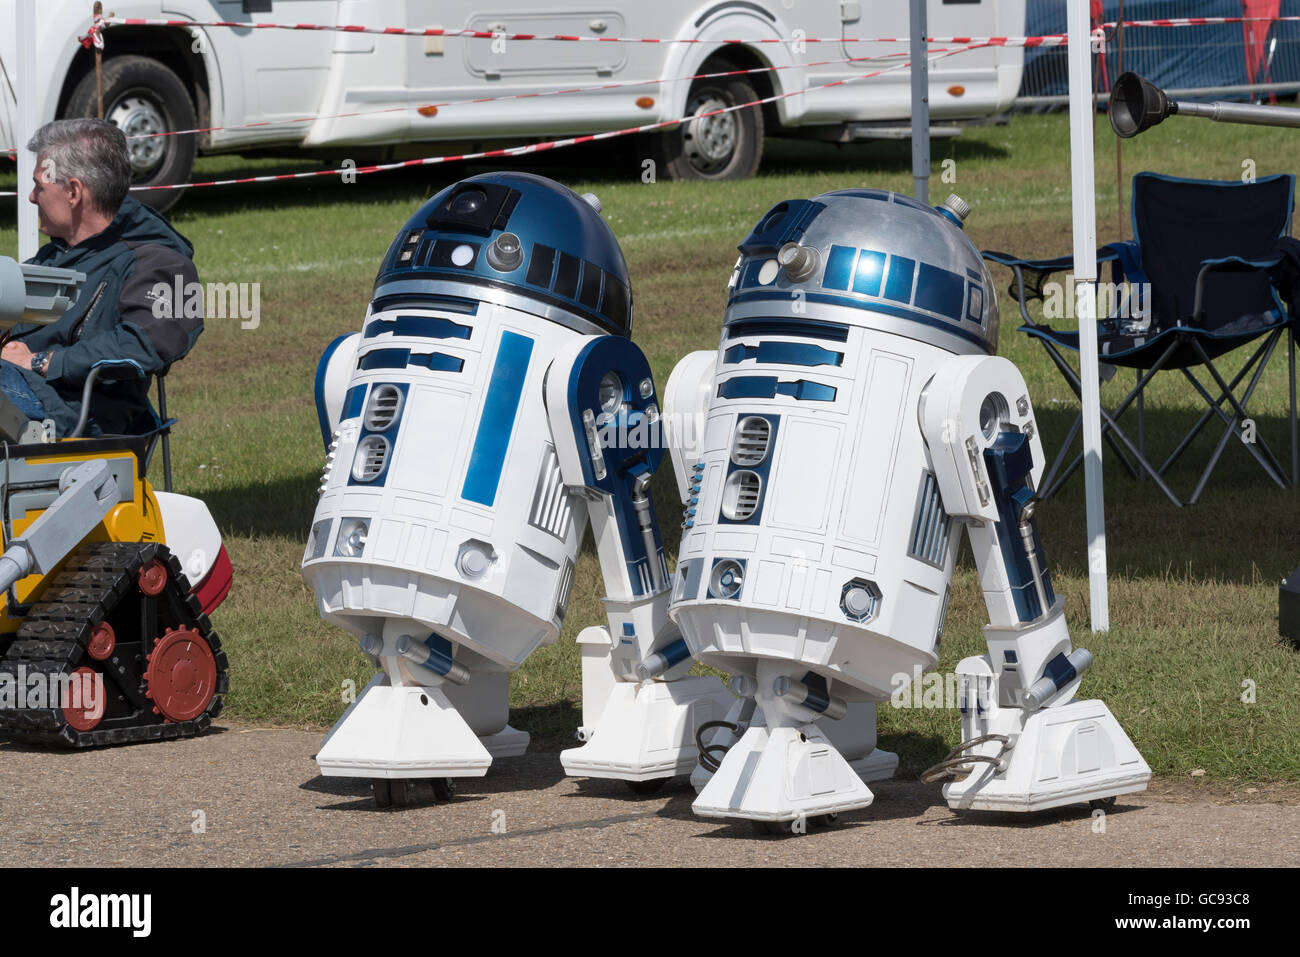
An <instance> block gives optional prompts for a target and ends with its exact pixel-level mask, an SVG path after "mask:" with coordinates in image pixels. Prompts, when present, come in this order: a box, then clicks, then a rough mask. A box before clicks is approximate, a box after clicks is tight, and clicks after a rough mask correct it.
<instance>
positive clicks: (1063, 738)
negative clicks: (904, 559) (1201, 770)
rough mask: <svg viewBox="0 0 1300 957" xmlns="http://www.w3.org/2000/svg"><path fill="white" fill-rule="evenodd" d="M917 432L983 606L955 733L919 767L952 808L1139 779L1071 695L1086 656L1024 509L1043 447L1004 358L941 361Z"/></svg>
mask: <svg viewBox="0 0 1300 957" xmlns="http://www.w3.org/2000/svg"><path fill="white" fill-rule="evenodd" d="M921 417H922V428H923V430H924V434H925V441H926V445H927V448H928V452H929V455H930V459H931V462H932V464H933V466H934V471H935V475H936V478H937V479H938V482H939V488H940V493H941V495H942V497H943V504H944V507H945V509H946V510H947V512H948V514H949V515H950V516H953V517H955V518H958V519H959V520H964V521H965V523H966V528H967V532H968V534H969V535H970V540H971V546H972V550H973V551H974V554H975V562H976V565H977V566H978V568H979V574H980V583H981V585H982V587H983V590H984V599H985V603H986V604H987V606H988V609H989V619H990V622H991V624H989V625H988V626H987V627H986V628H985V630H984V634H985V638H986V640H987V642H988V649H989V651H988V654H987V655H981V656H978V657H972V658H967V659H965V660H964V661H962V662H961V663H960V665H958V672H959V674H960V675H961V678H962V683H963V689H964V700H963V703H962V704H963V707H962V712H963V714H962V734H963V741H962V743H961V744H960V745H959V746H958V747H957V748H955V749H954V750H953V752H952V753H951V754H950V755H949V757H948V758H947V759H946V760H945V761H942V762H940V763H939V764H938V765H935V767H933V768H931V769H930V770H929V771H927V772H926V774H925V775H923V779H924V780H933V781H937V780H941V779H944V778H954V777H956V778H959V780H951V781H950V782H949V783H948V784H946V785H945V786H944V789H943V793H944V797H945V798H946V799H947V800H948V803H949V805H950V806H952V807H959V808H978V809H984V810H997V811H1034V810H1039V809H1043V808H1050V807H1057V806H1059V805H1063V804H1073V803H1076V802H1083V801H1105V800H1107V799H1112V798H1114V797H1115V796H1116V795H1119V794H1126V793H1129V792H1132V791H1141V790H1143V789H1145V788H1146V784H1147V781H1148V780H1150V778H1151V769H1150V768H1149V767H1147V764H1146V762H1145V761H1144V760H1142V756H1141V755H1140V754H1139V753H1138V751H1137V749H1136V748H1135V747H1134V746H1133V743H1132V742H1131V741H1130V740H1129V738H1128V736H1127V735H1126V734H1125V733H1124V730H1123V729H1122V728H1121V727H1120V725H1119V722H1118V721H1116V720H1115V717H1114V716H1113V715H1112V714H1111V713H1110V710H1109V709H1108V708H1107V707H1106V705H1105V704H1104V703H1102V702H1101V701H1095V700H1094V701H1080V700H1077V699H1075V698H1074V692H1075V690H1076V689H1077V688H1078V687H1079V684H1080V682H1081V680H1082V676H1083V672H1084V671H1085V670H1086V669H1087V668H1088V666H1089V665H1091V664H1092V655H1091V654H1089V653H1088V651H1087V650H1086V649H1082V648H1078V649H1076V648H1072V646H1071V643H1070V635H1069V631H1068V629H1067V628H1066V623H1065V612H1064V603H1063V602H1062V600H1061V599H1060V598H1057V597H1056V596H1055V595H1054V594H1053V591H1052V583H1051V578H1050V576H1049V574H1048V571H1047V564H1046V561H1045V560H1044V557H1043V548H1042V542H1041V541H1040V540H1039V536H1038V527H1037V523H1036V521H1035V520H1034V517H1033V499H1034V487H1035V483H1036V482H1037V480H1038V478H1039V476H1040V475H1041V473H1042V468H1043V453H1042V445H1041V443H1040V441H1039V438H1038V433H1037V427H1036V425H1035V423H1034V419H1033V410H1032V409H1031V407H1030V404H1029V395H1028V390H1027V389H1026V387H1025V383H1024V379H1023V378H1021V376H1020V373H1019V371H1018V370H1017V369H1016V368H1015V366H1013V365H1012V364H1011V363H1010V362H1008V361H1007V360H1006V359H1001V358H997V357H972V356H963V357H960V358H955V359H952V360H949V362H948V363H947V364H945V365H944V366H943V367H942V368H941V369H940V370H939V371H938V372H937V373H936V374H935V376H934V379H933V380H932V381H931V384H930V386H929V387H928V388H927V392H926V397H925V400H924V405H923V408H922V412H921Z"/></svg>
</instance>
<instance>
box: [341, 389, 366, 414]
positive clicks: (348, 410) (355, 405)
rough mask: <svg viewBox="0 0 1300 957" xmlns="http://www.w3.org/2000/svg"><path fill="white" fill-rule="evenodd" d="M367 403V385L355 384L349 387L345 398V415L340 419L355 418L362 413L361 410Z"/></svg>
mask: <svg viewBox="0 0 1300 957" xmlns="http://www.w3.org/2000/svg"><path fill="white" fill-rule="evenodd" d="M365 404H366V387H365V386H364V385H354V386H353V387H352V388H350V389H348V394H347V395H346V396H344V398H343V415H342V416H340V417H339V421H340V422H342V421H343V420H344V419H355V418H356V417H357V416H359V415H360V414H361V410H362V409H363V408H365Z"/></svg>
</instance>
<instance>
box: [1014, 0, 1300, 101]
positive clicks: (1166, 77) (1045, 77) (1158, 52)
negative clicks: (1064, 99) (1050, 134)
mask: <svg viewBox="0 0 1300 957" xmlns="http://www.w3.org/2000/svg"><path fill="white" fill-rule="evenodd" d="M1248 6H1249V7H1251V8H1253V9H1251V10H1247V7H1248ZM1260 6H1267V4H1259V3H1255V2H1251V3H1249V4H1247V3H1243V2H1242V0H1202V2H1196V3H1171V2H1169V0H1125V2H1124V19H1125V20H1157V19H1164V18H1172V17H1241V16H1252V15H1257V11H1258V9H1259V7H1260ZM1277 6H1278V7H1279V9H1278V13H1277V15H1278V16H1300V0H1281V3H1280V4H1278V5H1277ZM1101 7H1102V17H1101V18H1102V20H1103V21H1105V22H1107V23H1111V22H1115V21H1117V20H1118V19H1119V0H1106V2H1104V3H1103V4H1101ZM1025 19H1026V22H1025V33H1026V34H1027V35H1029V36H1043V35H1046V34H1051V33H1064V32H1065V5H1064V4H1061V3H1042V2H1033V0H1031V2H1030V3H1029V4H1028V10H1027V12H1026V15H1025ZM1250 29H1251V30H1252V31H1254V30H1258V31H1259V32H1258V34H1257V39H1256V42H1255V43H1253V44H1252V43H1248V42H1247V29H1246V28H1245V27H1244V26H1243V24H1240V23H1226V24H1209V25H1204V26H1189V27H1127V28H1125V30H1124V69H1125V70H1135V71H1137V72H1138V73H1141V74H1142V75H1143V76H1145V77H1146V78H1147V79H1149V80H1151V81H1152V82H1153V83H1155V84H1156V86H1159V87H1161V88H1163V89H1176V90H1184V89H1191V88H1196V87H1219V86H1238V85H1242V84H1247V83H1297V82H1300V22H1292V23H1273V24H1257V25H1252V26H1251V28H1250ZM1265 30H1267V39H1264V31H1265ZM1116 40H1117V37H1116V35H1115V32H1114V31H1111V33H1110V34H1109V39H1108V43H1107V47H1106V57H1105V64H1104V68H1100V67H1099V69H1101V81H1102V82H1101V92H1103V93H1104V92H1106V91H1108V90H1109V89H1110V84H1111V83H1112V82H1114V80H1115V78H1116V77H1117V76H1118V75H1119V73H1120V69H1119V48H1118V44H1117V42H1116ZM1273 41H1276V45H1275V46H1273V47H1272V49H1271V50H1270V45H1271V44H1273ZM1249 47H1253V50H1251V51H1249V52H1248V48H1249ZM1270 54H1271V58H1270ZM1252 60H1253V61H1255V62H1256V70H1255V75H1254V76H1253V77H1252V76H1250V75H1249V71H1248V68H1247V63H1248V62H1249V61H1252ZM1068 92H1069V83H1068V79H1067V70H1066V49H1065V47H1063V46H1061V47H1037V48H1033V49H1028V50H1026V51H1025V75H1024V79H1023V81H1022V82H1021V86H1020V95H1021V96H1064V95H1065V94H1067V93H1068Z"/></svg>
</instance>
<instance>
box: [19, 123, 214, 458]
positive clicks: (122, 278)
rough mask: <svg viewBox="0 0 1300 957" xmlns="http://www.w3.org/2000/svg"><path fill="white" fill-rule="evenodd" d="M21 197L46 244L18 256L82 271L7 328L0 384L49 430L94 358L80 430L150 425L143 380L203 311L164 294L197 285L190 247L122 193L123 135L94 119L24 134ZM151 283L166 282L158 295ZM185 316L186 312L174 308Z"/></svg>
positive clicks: (71, 403) (65, 430) (63, 418)
mask: <svg viewBox="0 0 1300 957" xmlns="http://www.w3.org/2000/svg"><path fill="white" fill-rule="evenodd" d="M27 148H28V149H29V150H32V151H33V152H34V153H36V154H37V161H36V172H35V175H34V176H33V180H34V182H35V186H34V188H33V189H32V193H31V197H30V199H31V202H33V203H35V204H36V206H37V207H38V208H39V210H40V226H41V231H42V232H43V233H46V234H47V235H48V236H49V237H50V241H49V242H48V243H46V244H45V245H44V246H42V247H41V248H40V250H39V251H38V252H37V254H36V255H35V256H34V257H33V258H32V259H30V260H28V261H29V262H32V263H36V264H39V265H42V266H57V267H64V268H70V269H76V270H78V271H80V272H83V273H85V274H86V281H85V283H84V284H83V285H82V287H81V293H80V295H79V296H78V298H77V301H76V302H75V303H74V304H73V305H72V307H71V308H70V309H69V310H68V311H67V312H66V313H64V314H63V316H62V317H61V318H59V320H58V321H56V322H53V323H51V324H49V325H47V326H36V325H31V324H22V325H18V326H15V327H14V329H13V331H12V332H11V333H10V334H9V336H7V337H6V340H5V344H4V347H3V349H2V350H0V359H3V360H4V361H3V362H0V391H3V392H4V394H5V395H6V396H7V397H8V398H9V399H10V400H11V401H12V402H14V403H15V404H16V405H17V406H18V408H19V409H20V410H21V411H22V412H24V413H25V414H26V415H28V416H29V417H30V418H33V419H38V420H39V419H46V418H49V419H53V420H54V422H55V426H56V429H57V433H58V435H59V436H60V437H63V436H66V435H68V434H70V433H71V432H72V431H73V430H74V429H75V428H76V425H77V420H78V418H79V417H80V414H81V393H82V387H83V386H84V385H85V381H86V377H87V376H88V375H89V373H90V370H91V369H92V368H94V367H95V366H97V365H104V366H105V368H103V369H101V370H100V373H99V378H98V379H97V380H96V382H95V387H94V391H93V393H92V395H91V402H90V408H91V422H90V424H89V426H88V428H87V430H86V431H87V433H88V434H94V433H109V434H130V433H139V432H145V431H148V430H149V429H151V428H153V427H154V425H155V421H154V419H153V416H152V414H151V412H150V406H149V384H150V381H151V378H150V377H151V376H152V375H154V374H156V373H158V372H161V371H162V370H163V369H165V368H166V367H167V366H168V365H170V364H171V363H172V362H174V361H176V360H177V359H179V358H180V357H181V356H183V355H185V353H187V352H188V351H189V350H190V348H191V347H192V346H193V345H194V341H195V340H196V339H197V338H198V337H199V333H200V332H202V331H203V317H202V316H201V315H199V316H194V315H193V314H192V313H193V312H194V311H195V310H194V309H193V308H192V307H191V308H190V309H188V310H186V309H185V308H183V306H185V305H189V303H188V302H175V303H173V302H172V298H173V294H172V290H175V289H178V288H179V289H182V290H183V289H185V288H186V285H187V284H188V283H191V282H195V283H196V282H197V281H198V273H197V271H196V270H195V268H194V262H193V260H192V259H191V256H192V255H193V253H194V247H193V246H191V245H190V243H189V241H188V240H186V239H185V237H184V236H182V235H181V234H180V233H178V232H176V230H174V229H172V227H171V226H170V225H169V224H168V222H167V221H166V220H165V219H163V218H162V216H160V215H159V214H158V213H156V212H154V211H153V210H152V209H149V208H148V207H146V206H144V205H142V204H141V203H139V202H137V201H136V200H134V199H132V198H131V197H130V196H128V195H127V190H128V188H129V186H130V182H131V165H130V160H129V158H128V156H127V150H126V137H125V136H124V135H123V134H122V131H121V130H119V129H118V128H117V127H116V126H114V125H113V124H111V123H108V122H105V121H103V120H89V119H77V120H56V121H54V122H53V123H47V124H45V125H44V126H42V127H41V128H40V129H39V130H37V131H36V135H35V136H34V137H32V141H31V142H30V143H28V144H27ZM155 286H158V287H159V289H161V288H162V287H166V289H167V290H168V294H167V295H166V296H162V297H160V296H158V295H157V292H156V291H155ZM187 311H188V312H190V313H191V315H189V316H187V315H186V314H185V313H186V312H187Z"/></svg>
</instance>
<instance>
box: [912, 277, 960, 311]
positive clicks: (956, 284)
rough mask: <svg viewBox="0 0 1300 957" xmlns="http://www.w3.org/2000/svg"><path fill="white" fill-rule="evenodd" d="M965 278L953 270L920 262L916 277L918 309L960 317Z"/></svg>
mask: <svg viewBox="0 0 1300 957" xmlns="http://www.w3.org/2000/svg"><path fill="white" fill-rule="evenodd" d="M965 291H966V280H964V279H963V278H962V277H961V276H959V275H957V274H956V273H955V272H949V271H948V270H946V269H940V268H939V267H938V266H931V265H930V264H929V263H921V268H920V270H919V271H918V273H917V277H916V302H915V304H914V305H915V306H916V308H918V309H926V310H928V311H930V312H937V313H938V314H939V315H941V316H947V317H948V318H949V319H957V320H960V319H961V315H962V311H961V307H962V300H963V298H964V294H965Z"/></svg>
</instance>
